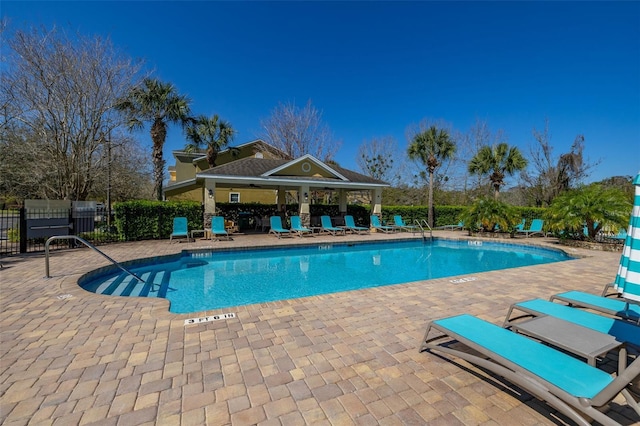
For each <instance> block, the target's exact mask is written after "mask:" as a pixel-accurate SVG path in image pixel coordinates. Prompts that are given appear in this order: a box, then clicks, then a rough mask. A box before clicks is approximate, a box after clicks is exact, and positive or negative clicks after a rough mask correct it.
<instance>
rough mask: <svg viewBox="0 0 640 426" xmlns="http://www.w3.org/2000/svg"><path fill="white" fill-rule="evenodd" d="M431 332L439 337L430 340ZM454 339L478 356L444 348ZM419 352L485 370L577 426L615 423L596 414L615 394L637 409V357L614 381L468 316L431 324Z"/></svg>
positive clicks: (639, 366)
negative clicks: (634, 392)
mask: <svg viewBox="0 0 640 426" xmlns="http://www.w3.org/2000/svg"><path fill="white" fill-rule="evenodd" d="M432 330H435V331H436V332H437V334H438V335H437V336H436V337H433V338H429V334H430V332H431V331H432ZM442 339H445V341H444V342H441V343H436V342H437V341H439V340H442ZM453 340H457V341H458V342H460V343H462V344H463V345H465V346H467V347H469V348H471V349H473V350H474V351H476V352H478V353H480V354H481V356H478V355H474V354H473V353H470V352H469V351H467V350H464V349H458V348H457V347H456V346H455V345H453V346H451V345H447V344H443V343H450V342H451V341H453ZM424 350H429V351H437V352H442V353H445V354H448V355H452V356H455V357H457V358H461V359H464V360H466V361H468V362H470V363H472V364H475V365H477V366H479V367H481V368H485V369H487V370H490V371H492V372H494V373H496V374H497V375H499V376H502V377H504V378H505V379H507V380H509V381H510V382H512V383H514V384H516V385H518V386H519V387H521V388H522V389H524V390H526V391H527V392H529V393H530V394H531V395H534V396H536V397H538V398H539V399H541V400H543V401H546V402H547V404H549V405H550V406H552V407H555V408H556V409H557V410H559V411H560V412H562V413H563V414H565V415H567V416H568V417H569V418H571V419H572V420H573V421H574V422H576V423H577V424H580V425H590V424H591V419H593V420H596V421H598V422H599V423H601V424H603V425H618V423H617V422H616V421H615V420H614V419H612V418H611V417H609V416H607V415H606V414H604V413H603V412H602V411H601V408H604V407H605V406H606V405H607V404H608V403H609V402H611V401H612V400H613V399H614V398H615V397H616V396H617V395H618V394H622V395H623V396H624V397H625V398H626V399H627V402H628V404H629V406H631V408H633V409H634V410H635V411H636V412H637V413H638V414H640V405H638V403H637V401H636V400H635V399H634V397H633V395H632V394H631V393H630V392H629V388H628V387H629V383H631V382H633V381H635V380H637V379H638V377H639V376H640V358H637V359H636V360H635V361H634V362H633V363H631V364H630V365H629V367H628V368H626V369H625V370H624V371H623V372H622V373H620V374H618V376H617V377H616V378H615V379H614V378H613V377H611V376H610V375H609V374H607V373H606V372H604V371H602V370H600V369H598V368H596V367H593V366H591V365H589V364H586V363H584V362H582V361H580V360H578V359H576V358H573V357H572V356H570V355H567V354H565V353H563V352H560V351H558V350H556V349H553V348H552V347H549V346H546V345H544V344H542V343H540V342H537V341H535V340H531V339H529V338H527V337H525V336H523V335H521V334H517V333H513V332H511V331H509V330H505V329H504V328H501V327H499V326H497V325H494V324H491V323H489V322H486V321H484V320H481V319H479V318H476V317H474V316H471V315H458V316H454V317H450V318H443V319H438V320H435V321H432V322H431V323H430V324H429V325H428V326H427V331H426V333H425V337H424V339H423V342H422V346H421V348H420V351H424Z"/></svg>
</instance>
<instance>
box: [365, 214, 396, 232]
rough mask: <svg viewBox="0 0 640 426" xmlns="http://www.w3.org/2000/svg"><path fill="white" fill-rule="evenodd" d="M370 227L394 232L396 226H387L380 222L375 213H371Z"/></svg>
mask: <svg viewBox="0 0 640 426" xmlns="http://www.w3.org/2000/svg"><path fill="white" fill-rule="evenodd" d="M371 227H372V228H373V229H375V230H376V231H382V232H385V233H388V232H395V231H396V228H395V227H393V226H387V225H383V224H381V223H380V218H379V217H378V216H376V215H371Z"/></svg>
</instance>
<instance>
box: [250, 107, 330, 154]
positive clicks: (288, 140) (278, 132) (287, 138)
mask: <svg viewBox="0 0 640 426" xmlns="http://www.w3.org/2000/svg"><path fill="white" fill-rule="evenodd" d="M260 126H261V127H262V135H261V136H260V137H261V138H262V139H263V140H264V141H265V142H267V143H268V144H270V145H273V146H275V147H276V148H278V149H279V150H281V151H282V152H284V153H285V154H286V155H287V157H288V158H289V159H293V158H297V157H300V156H302V155H305V154H311V155H313V156H314V157H316V158H318V159H319V160H322V161H326V160H331V159H332V158H333V157H334V156H335V154H336V152H338V149H339V148H340V142H338V141H336V140H334V139H333V135H332V133H331V130H330V129H329V127H328V126H327V125H326V124H324V123H323V122H322V112H320V111H318V110H317V109H316V108H315V107H314V106H313V105H312V104H311V101H310V100H309V101H308V102H307V104H306V105H305V106H304V107H302V108H300V107H297V106H296V105H295V104H294V103H286V104H279V105H278V106H277V107H276V108H275V109H274V110H273V111H272V112H271V116H270V117H269V118H267V119H265V120H261V122H260Z"/></svg>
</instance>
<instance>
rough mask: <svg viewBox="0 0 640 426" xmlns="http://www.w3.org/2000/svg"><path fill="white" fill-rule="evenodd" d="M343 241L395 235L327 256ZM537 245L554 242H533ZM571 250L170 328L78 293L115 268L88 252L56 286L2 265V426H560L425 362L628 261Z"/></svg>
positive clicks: (154, 305) (111, 249) (524, 401)
mask: <svg viewBox="0 0 640 426" xmlns="http://www.w3.org/2000/svg"><path fill="white" fill-rule="evenodd" d="M436 234H437V235H440V236H448V237H453V238H461V236H462V235H463V233H462V232H438V233H436ZM409 235H410V234H409ZM403 236H404V237H406V234H405V235H403ZM338 238H339V239H341V240H345V239H353V240H356V239H360V240H362V239H365V240H371V239H378V238H380V239H394V238H398V236H397V235H381V234H372V235H365V236H347V237H330V236H326V237H317V238H315V240H314V241H316V242H320V241H336V239H338ZM531 240H533V241H534V242H535V243H542V242H543V240H545V241H547V242H548V241H550V240H547V239H542V238H537V239H530V240H527V241H525V243H530V242H531ZM300 241H304V242H308V240H307V239H304V240H303V239H299V238H293V239H281V240H278V239H276V238H274V237H273V236H266V235H247V236H238V237H236V238H235V240H234V241H230V242H214V243H211V242H208V241H201V240H200V241H198V242H196V243H189V244H186V243H181V244H177V243H174V244H169V242H168V241H151V242H135V243H123V244H113V245H107V246H101V247H100V249H102V250H103V251H104V252H105V253H106V254H108V255H109V256H111V257H113V258H114V259H116V260H120V261H124V260H128V259H134V258H140V257H148V256H157V255H162V254H169V253H175V252H178V251H180V250H182V249H187V248H195V247H211V246H215V247H222V246H238V245H241V246H259V245H275V244H291V243H298V242H300ZM519 241H523V240H522V239H520V240H519ZM567 251H568V252H570V253H572V254H579V255H583V256H587V257H585V258H582V259H578V260H572V261H569V262H561V263H555V264H548V265H543V266H534V267H524V268H517V269H511V270H506V271H496V272H487V273H482V274H475V275H474V276H475V277H476V278H477V279H476V280H475V281H469V282H465V283H460V284H453V283H451V282H450V280H451V279H452V278H446V279H436V280H430V281H421V282H416V283H409V284H402V285H395V286H387V287H379V288H373V289H366V290H359V291H351V292H344V293H337V294H329V295H322V296H314V297H307V298H301V299H294V300H286V301H281V302H273V303H263V304H258V305H250V306H244V307H238V308H233V309H224V310H222V311H208V312H201V313H197V314H191V315H175V314H171V313H169V312H168V302H167V301H164V300H154V299H143V298H123V297H112V296H99V295H95V294H92V293H88V292H85V291H84V290H82V289H80V288H78V287H77V285H76V282H77V279H78V277H79V274H82V273H86V272H88V271H90V270H93V269H95V268H97V267H100V266H104V265H106V261H104V259H103V258H101V257H100V256H98V255H97V254H96V253H94V252H92V251H90V250H88V249H77V250H67V251H60V252H54V253H53V255H52V259H51V273H52V275H53V277H52V278H50V279H45V278H43V276H44V255H42V254H37V255H30V256H24V257H11V258H4V259H3V260H2V262H3V264H4V266H5V268H4V269H3V270H1V271H0V297H1V302H0V307H1V310H2V312H1V313H0V331H1V333H0V337H1V339H0V357H1V364H0V423H3V424H5V425H14V424H15V425H18V424H37V425H46V424H56V425H57V424H60V425H71V424H83V425H84V424H96V425H143V424H144V425H153V424H158V425H179V424H182V425H203V424H209V425H224V424H234V425H249V424H260V425H287V426H289V425H303V424H313V425H350V424H357V425H373V424H384V425H401V424H404V425H422V424H432V425H497V424H501V425H506V424H508V425H548V424H563V423H564V421H565V419H563V418H562V417H558V416H557V415H556V414H555V412H554V410H553V409H551V408H550V407H549V406H547V405H546V404H545V403H543V402H539V401H536V400H534V399H532V398H531V397H530V396H528V395H526V394H522V393H521V391H519V390H518V389H517V388H513V387H510V386H509V385H507V386H509V387H507V386H503V385H502V384H500V383H499V382H497V381H495V380H493V379H491V378H487V376H486V374H485V373H483V372H482V371H480V370H478V369H477V368H475V367H473V366H470V365H469V364H467V363H465V362H463V361H460V360H455V361H454V362H450V361H447V360H445V359H443V358H440V357H438V356H435V355H433V354H430V353H419V352H418V348H419V346H420V343H421V338H422V336H423V333H424V330H425V326H426V324H427V322H428V321H429V320H431V319H433V318H437V317H442V316H448V315H453V314H458V313H463V312H468V313H471V314H474V315H478V316H480V317H481V318H484V319H486V320H489V321H492V322H494V323H498V324H500V323H501V322H502V320H503V319H504V316H505V314H506V311H507V308H508V307H509V305H510V304H511V303H513V302H515V301H518V300H522V299H526V298H533V297H544V298H546V297H548V296H549V295H551V294H552V293H554V292H559V291H562V290H568V289H581V290H585V291H592V292H599V291H601V289H602V287H603V286H604V284H605V283H606V282H608V281H610V280H612V279H613V278H614V276H615V274H616V271H617V265H618V261H619V258H620V254H619V253H605V252H597V251H586V250H579V249H567ZM398 267H402V265H398ZM222 312H235V314H236V318H232V319H228V320H223V321H214V322H208V323H204V324H197V325H188V326H185V325H184V319H185V318H188V317H195V316H204V315H210V314H218V313H222ZM617 402H620V404H618V403H617ZM611 410H612V416H615V417H616V419H617V420H618V421H620V422H621V423H623V424H632V423H634V422H636V423H637V422H638V421H639V419H638V417H637V416H636V415H635V413H634V412H633V411H632V410H630V409H628V408H627V407H626V406H624V405H623V401H622V400H620V401H618V400H616V402H614V403H613V404H612V406H611Z"/></svg>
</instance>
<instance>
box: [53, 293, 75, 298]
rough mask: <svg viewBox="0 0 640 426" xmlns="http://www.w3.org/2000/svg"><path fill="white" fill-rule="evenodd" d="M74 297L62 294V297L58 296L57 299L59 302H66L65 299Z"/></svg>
mask: <svg viewBox="0 0 640 426" xmlns="http://www.w3.org/2000/svg"><path fill="white" fill-rule="evenodd" d="M72 297H73V295H71V294H68V293H67V294H61V295H60V296H56V299H58V300H65V299H71V298H72Z"/></svg>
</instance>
